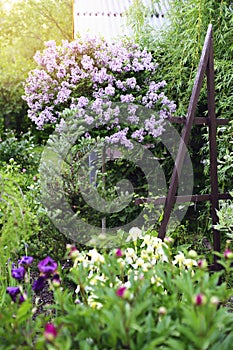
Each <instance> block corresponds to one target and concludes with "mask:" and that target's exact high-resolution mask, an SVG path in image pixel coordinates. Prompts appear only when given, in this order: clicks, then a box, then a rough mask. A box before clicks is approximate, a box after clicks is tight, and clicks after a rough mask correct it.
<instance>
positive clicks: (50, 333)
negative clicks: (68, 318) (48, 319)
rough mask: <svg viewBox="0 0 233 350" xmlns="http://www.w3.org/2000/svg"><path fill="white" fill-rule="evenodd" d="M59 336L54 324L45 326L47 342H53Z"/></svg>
mask: <svg viewBox="0 0 233 350" xmlns="http://www.w3.org/2000/svg"><path fill="white" fill-rule="evenodd" d="M56 336H57V329H56V327H55V326H54V325H53V324H52V323H47V324H46V325H45V331H44V337H45V339H46V340H47V341H49V342H53V341H54V339H55V338H56Z"/></svg>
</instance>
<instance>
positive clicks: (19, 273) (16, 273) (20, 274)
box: [11, 266, 26, 281]
mask: <svg viewBox="0 0 233 350" xmlns="http://www.w3.org/2000/svg"><path fill="white" fill-rule="evenodd" d="M25 273H26V270H25V268H24V267H23V266H20V267H18V268H17V269H12V270H11V276H12V277H13V278H15V279H16V280H17V281H21V280H22V279H23V278H24V275H25Z"/></svg>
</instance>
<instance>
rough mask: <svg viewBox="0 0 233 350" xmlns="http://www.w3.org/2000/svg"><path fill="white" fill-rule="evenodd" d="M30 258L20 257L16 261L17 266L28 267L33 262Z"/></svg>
mask: <svg viewBox="0 0 233 350" xmlns="http://www.w3.org/2000/svg"><path fill="white" fill-rule="evenodd" d="M33 260H34V259H33V257H32V256H22V258H21V259H20V260H19V261H18V263H19V265H23V266H30V265H31V264H32V262H33Z"/></svg>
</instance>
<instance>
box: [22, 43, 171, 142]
mask: <svg viewBox="0 0 233 350" xmlns="http://www.w3.org/2000/svg"><path fill="white" fill-rule="evenodd" d="M46 47H47V48H46V49H45V50H44V51H43V52H42V53H40V52H37V53H36V55H35V57H34V58H35V61H36V62H37V65H38V67H37V68H36V69H34V70H32V71H31V72H30V73H29V77H28V79H27V80H26V82H25V84H24V85H25V95H24V96H23V99H25V101H26V102H27V104H28V107H29V110H28V115H29V118H31V120H32V121H33V122H35V123H36V125H37V127H38V129H43V127H44V125H45V124H55V125H59V123H60V124H62V123H64V119H63V114H62V112H63V111H64V110H65V109H66V108H68V109H73V110H75V111H77V114H76V115H75V116H76V118H82V119H84V121H85V122H86V123H87V125H92V124H93V123H96V120H97V121H98V123H101V125H103V126H108V128H107V129H108V130H110V129H111V130H113V131H114V132H112V133H109V135H110V136H109V139H108V142H111V143H116V140H119V142H120V143H122V144H125V145H126V147H129V146H132V145H130V144H129V143H128V144H127V142H128V141H127V140H129V138H130V137H131V138H134V139H136V140H137V141H138V142H143V140H144V137H145V136H146V135H151V136H152V137H157V136H159V135H161V133H162V131H163V122H164V120H165V119H166V118H168V117H169V116H171V114H172V113H174V112H175V109H176V105H175V103H174V102H173V101H170V100H169V99H168V98H167V97H166V96H165V94H164V92H163V91H161V89H162V88H164V86H165V85H166V82H165V81H160V82H158V81H156V74H157V67H158V64H157V63H155V62H154V61H153V57H152V55H151V53H149V52H147V51H146V50H140V49H139V48H138V46H137V45H135V44H133V43H130V42H124V43H123V42H119V43H114V44H109V43H106V42H105V41H103V40H102V39H100V38H89V37H87V38H86V40H85V41H82V40H81V39H78V40H76V41H73V42H68V41H63V43H62V45H61V46H57V45H56V43H55V42H54V41H49V42H47V43H46ZM113 103H123V104H128V108H127V116H126V118H125V120H124V122H125V125H123V126H122V125H121V124H122V123H121V122H120V121H119V119H118V116H119V114H120V112H121V111H120V110H119V108H116V107H115V105H113ZM113 106H114V107H113ZM137 106H142V107H144V108H147V109H150V110H153V113H152V112H151V113H149V115H150V116H149V118H146V119H145V120H144V123H143V125H140V123H139V117H138V115H137ZM90 111H91V112H92V115H90V113H89V112H90ZM93 116H94V117H93ZM113 117H114V118H113ZM110 120H113V122H112V123H111V122H110ZM94 125H95V124H94ZM127 126H129V129H127Z"/></svg>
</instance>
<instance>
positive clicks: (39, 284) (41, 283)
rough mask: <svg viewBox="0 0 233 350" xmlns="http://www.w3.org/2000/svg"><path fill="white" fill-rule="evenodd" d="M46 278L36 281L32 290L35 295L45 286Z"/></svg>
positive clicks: (41, 277) (40, 277)
mask: <svg viewBox="0 0 233 350" xmlns="http://www.w3.org/2000/svg"><path fill="white" fill-rule="evenodd" d="M45 281H46V278H45V277H44V276H39V277H38V279H37V280H35V281H34V283H33V285H32V289H33V290H34V292H35V293H37V292H40V291H41V290H42V289H43V288H44V286H45Z"/></svg>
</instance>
